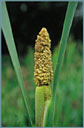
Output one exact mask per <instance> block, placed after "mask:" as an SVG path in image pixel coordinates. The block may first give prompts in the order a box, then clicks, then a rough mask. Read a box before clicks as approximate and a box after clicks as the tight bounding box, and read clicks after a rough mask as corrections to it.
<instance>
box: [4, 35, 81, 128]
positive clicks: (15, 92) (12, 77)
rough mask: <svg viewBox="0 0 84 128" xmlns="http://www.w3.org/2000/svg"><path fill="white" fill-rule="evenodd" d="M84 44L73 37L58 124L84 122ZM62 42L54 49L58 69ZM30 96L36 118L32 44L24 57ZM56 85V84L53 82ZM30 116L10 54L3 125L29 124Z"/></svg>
mask: <svg viewBox="0 0 84 128" xmlns="http://www.w3.org/2000/svg"><path fill="white" fill-rule="evenodd" d="M82 48H83V46H82V43H80V42H79V43H76V42H75V40H74V39H73V38H72V37H70V38H69V40H68V45H67V50H66V54H65V58H64V62H63V66H62V70H61V73H60V80H59V84H58V86H57V98H56V103H57V104H56V106H57V108H56V119H55V126H70V127H71V126H83V66H82V64H83V62H82V60H83V56H82V55H83V53H82V51H83V49H82ZM58 50H59V46H57V47H55V48H54V50H53V55H52V60H53V70H55V65H56V59H57V54H58ZM20 63H21V70H22V74H23V79H24V84H25V94H26V98H27V95H29V97H30V99H27V102H30V106H31V108H32V111H33V115H32V119H33V122H35V119H34V118H35V117H34V115H35V109H34V107H35V102H34V100H35V99H34V95H35V84H34V80H33V72H34V50H33V49H32V48H31V47H30V48H29V49H28V53H27V54H26V56H24V57H21V58H20ZM51 86H52V85H51ZM28 124H29V123H28V118H27V115H26V111H25V107H24V104H23V100H22V96H21V92H20V89H19V86H18V81H17V78H16V74H15V71H14V69H13V66H12V63H11V59H10V56H9V55H4V56H3V57H2V126H28Z"/></svg>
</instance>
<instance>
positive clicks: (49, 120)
mask: <svg viewBox="0 0 84 128" xmlns="http://www.w3.org/2000/svg"><path fill="white" fill-rule="evenodd" d="M77 3H78V2H69V4H68V8H67V12H66V16H65V21H64V26H63V31H62V36H61V42H60V49H59V54H58V60H57V64H56V70H55V74H54V84H53V90H52V92H53V93H52V101H51V104H50V106H49V108H48V111H47V114H46V119H45V126H47V127H48V126H54V118H55V117H54V116H55V112H56V86H57V83H58V80H59V74H60V70H61V66H62V62H63V58H64V54H65V50H66V45H67V39H68V36H69V32H70V28H71V25H72V21H73V17H74V14H75V10H76V7H77Z"/></svg>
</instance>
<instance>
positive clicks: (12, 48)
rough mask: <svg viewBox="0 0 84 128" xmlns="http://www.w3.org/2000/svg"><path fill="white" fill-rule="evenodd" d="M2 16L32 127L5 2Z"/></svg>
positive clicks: (3, 26)
mask: <svg viewBox="0 0 84 128" xmlns="http://www.w3.org/2000/svg"><path fill="white" fill-rule="evenodd" d="M1 14H2V17H1V18H2V31H3V34H4V37H5V40H6V44H7V47H8V50H9V53H10V57H11V59H12V63H13V66H14V69H15V72H16V75H17V78H18V82H19V85H20V89H21V93H22V97H23V101H24V104H25V108H26V111H27V114H28V117H29V118H28V119H29V123H30V125H31V126H32V125H33V124H32V120H31V115H32V113H31V112H32V111H31V109H30V106H29V104H27V101H26V97H25V92H24V83H23V78H22V73H21V69H20V64H19V59H18V55H17V51H16V47H15V43H14V38H13V34H12V29H11V25H10V20H9V16H8V12H7V8H6V4H5V2H1Z"/></svg>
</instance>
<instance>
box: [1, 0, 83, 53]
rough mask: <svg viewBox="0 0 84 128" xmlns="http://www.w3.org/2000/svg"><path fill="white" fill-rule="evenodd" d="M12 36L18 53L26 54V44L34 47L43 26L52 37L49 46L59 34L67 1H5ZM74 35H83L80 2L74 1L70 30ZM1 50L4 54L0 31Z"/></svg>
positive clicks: (56, 40)
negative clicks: (75, 4)
mask: <svg viewBox="0 0 84 128" xmlns="http://www.w3.org/2000/svg"><path fill="white" fill-rule="evenodd" d="M6 4H7V10H8V13H9V17H10V22H11V26H12V31H13V35H14V40H15V43H16V48H17V51H18V54H19V55H21V56H23V55H25V54H26V52H27V49H28V47H29V46H32V47H33V48H34V45H35V40H36V38H37V34H38V33H39V31H40V30H41V28H42V27H46V28H47V30H48V32H49V34H50V38H51V41H52V48H51V49H53V47H54V46H55V45H57V44H58V43H59V41H60V38H61V33H62V28H63V23H64V18H65V14H66V9H67V2H7V3H6ZM70 34H71V35H72V36H73V37H74V39H75V40H76V42H77V41H79V40H80V41H81V42H82V39H83V18H82V2H80V3H79V4H78V7H77V10H76V13H75V18H74V21H73V24H72V28H71V33H70ZM2 54H8V50H7V47H6V43H5V39H4V37H3V34H2Z"/></svg>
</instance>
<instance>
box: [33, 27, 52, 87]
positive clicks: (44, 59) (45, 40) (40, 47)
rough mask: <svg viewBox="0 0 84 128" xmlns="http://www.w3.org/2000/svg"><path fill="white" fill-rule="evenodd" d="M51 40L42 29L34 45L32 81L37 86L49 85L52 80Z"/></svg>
mask: <svg viewBox="0 0 84 128" xmlns="http://www.w3.org/2000/svg"><path fill="white" fill-rule="evenodd" d="M50 47H51V40H50V38H49V34H48V32H47V29H46V28H44V27H43V28H42V29H41V31H40V32H39V35H38V36H37V40H36V44H35V54H34V60H35V67H34V81H35V84H36V85H37V86H43V85H49V84H50V82H51V81H52V79H53V71H52V60H51V50H50Z"/></svg>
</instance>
